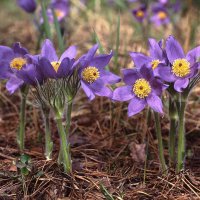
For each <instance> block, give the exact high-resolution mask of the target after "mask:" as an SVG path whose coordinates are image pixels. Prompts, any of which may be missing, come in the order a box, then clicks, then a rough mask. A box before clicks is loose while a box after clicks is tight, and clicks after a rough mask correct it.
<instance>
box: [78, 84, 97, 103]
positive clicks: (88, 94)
mask: <svg viewBox="0 0 200 200" xmlns="http://www.w3.org/2000/svg"><path fill="white" fill-rule="evenodd" d="M81 87H82V89H83V90H84V92H85V94H86V95H87V97H88V98H89V99H90V101H92V100H93V99H94V98H95V95H94V93H93V91H92V90H91V89H90V88H89V87H88V85H86V84H85V83H84V82H83V81H81Z"/></svg>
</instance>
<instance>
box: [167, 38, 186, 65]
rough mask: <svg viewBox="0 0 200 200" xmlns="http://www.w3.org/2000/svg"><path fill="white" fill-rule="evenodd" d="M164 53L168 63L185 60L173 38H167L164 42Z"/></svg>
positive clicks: (179, 46) (181, 50)
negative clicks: (180, 59)
mask: <svg viewBox="0 0 200 200" xmlns="http://www.w3.org/2000/svg"><path fill="white" fill-rule="evenodd" d="M166 53H167V57H168V59H169V61H170V63H173V62H174V60H176V59H179V58H185V54H184V52H183V49H182V47H181V45H180V44H179V42H178V41H177V40H175V39H174V37H173V36H169V37H168V39H167V41H166Z"/></svg>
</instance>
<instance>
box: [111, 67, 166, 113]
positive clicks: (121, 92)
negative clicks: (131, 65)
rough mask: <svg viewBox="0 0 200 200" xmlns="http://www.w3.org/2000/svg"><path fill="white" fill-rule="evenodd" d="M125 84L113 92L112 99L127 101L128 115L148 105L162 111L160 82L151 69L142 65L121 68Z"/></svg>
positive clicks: (161, 87)
mask: <svg viewBox="0 0 200 200" xmlns="http://www.w3.org/2000/svg"><path fill="white" fill-rule="evenodd" d="M123 74H124V78H123V81H124V82H125V84H126V85H125V86H122V87H119V88H117V89H115V90H114V92H113V97H112V99H113V100H116V101H128V100H130V103H129V105H128V116H129V117H130V116H132V115H135V114H137V113H139V112H140V111H142V110H143V109H144V108H145V107H146V106H147V105H149V106H150V107H151V108H152V109H153V110H154V111H156V112H159V113H163V110H162V107H163V105H162V101H161V99H160V97H159V96H160V95H161V93H162V90H163V86H162V82H161V81H160V80H158V79H156V78H155V77H154V75H153V71H152V69H150V68H148V67H146V66H145V65H143V66H142V67H141V68H140V69H124V70H123Z"/></svg>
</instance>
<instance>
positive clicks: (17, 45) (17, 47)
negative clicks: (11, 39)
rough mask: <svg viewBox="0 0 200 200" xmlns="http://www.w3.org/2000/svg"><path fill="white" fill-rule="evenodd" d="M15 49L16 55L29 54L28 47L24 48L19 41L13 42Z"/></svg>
mask: <svg viewBox="0 0 200 200" xmlns="http://www.w3.org/2000/svg"><path fill="white" fill-rule="evenodd" d="M13 51H14V53H15V54H16V56H24V55H26V54H28V50H27V49H26V48H23V47H22V46H21V44H20V43H19V42H16V43H14V44H13Z"/></svg>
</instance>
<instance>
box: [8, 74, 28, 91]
mask: <svg viewBox="0 0 200 200" xmlns="http://www.w3.org/2000/svg"><path fill="white" fill-rule="evenodd" d="M23 83H24V81H23V80H21V79H19V78H18V77H16V76H15V75H12V76H11V77H10V79H9V80H8V81H7V83H6V89H7V90H8V91H9V93H10V94H13V93H14V92H15V91H16V90H17V89H18V88H20V87H21V86H22V85H23Z"/></svg>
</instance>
